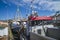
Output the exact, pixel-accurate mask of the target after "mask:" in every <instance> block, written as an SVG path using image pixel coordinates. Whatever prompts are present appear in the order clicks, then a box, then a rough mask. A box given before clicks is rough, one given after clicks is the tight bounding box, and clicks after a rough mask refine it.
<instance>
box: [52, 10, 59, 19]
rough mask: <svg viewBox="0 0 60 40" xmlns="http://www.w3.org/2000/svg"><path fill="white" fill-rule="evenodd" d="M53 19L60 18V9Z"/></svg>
mask: <svg viewBox="0 0 60 40" xmlns="http://www.w3.org/2000/svg"><path fill="white" fill-rule="evenodd" d="M52 17H53V20H60V11H57V12H56V14H55V15H53V16H52Z"/></svg>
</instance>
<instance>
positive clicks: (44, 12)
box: [0, 0, 55, 20]
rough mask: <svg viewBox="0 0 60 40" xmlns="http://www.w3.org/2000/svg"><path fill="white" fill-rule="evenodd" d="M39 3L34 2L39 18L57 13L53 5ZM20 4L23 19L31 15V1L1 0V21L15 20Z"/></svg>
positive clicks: (45, 2) (47, 2)
mask: <svg viewBox="0 0 60 40" xmlns="http://www.w3.org/2000/svg"><path fill="white" fill-rule="evenodd" d="M39 1H40V0H37V1H36V0H35V1H33V9H34V10H35V11H37V13H38V15H39V16H49V15H51V14H54V13H55V9H54V4H53V3H51V2H50V1H46V0H45V1H44V0H43V1H42V0H41V1H40V2H39ZM38 2H39V3H38ZM18 4H19V10H20V15H21V16H22V17H25V18H26V14H30V13H31V0H0V20H6V19H12V18H14V16H15V15H16V10H17V5H18Z"/></svg>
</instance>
